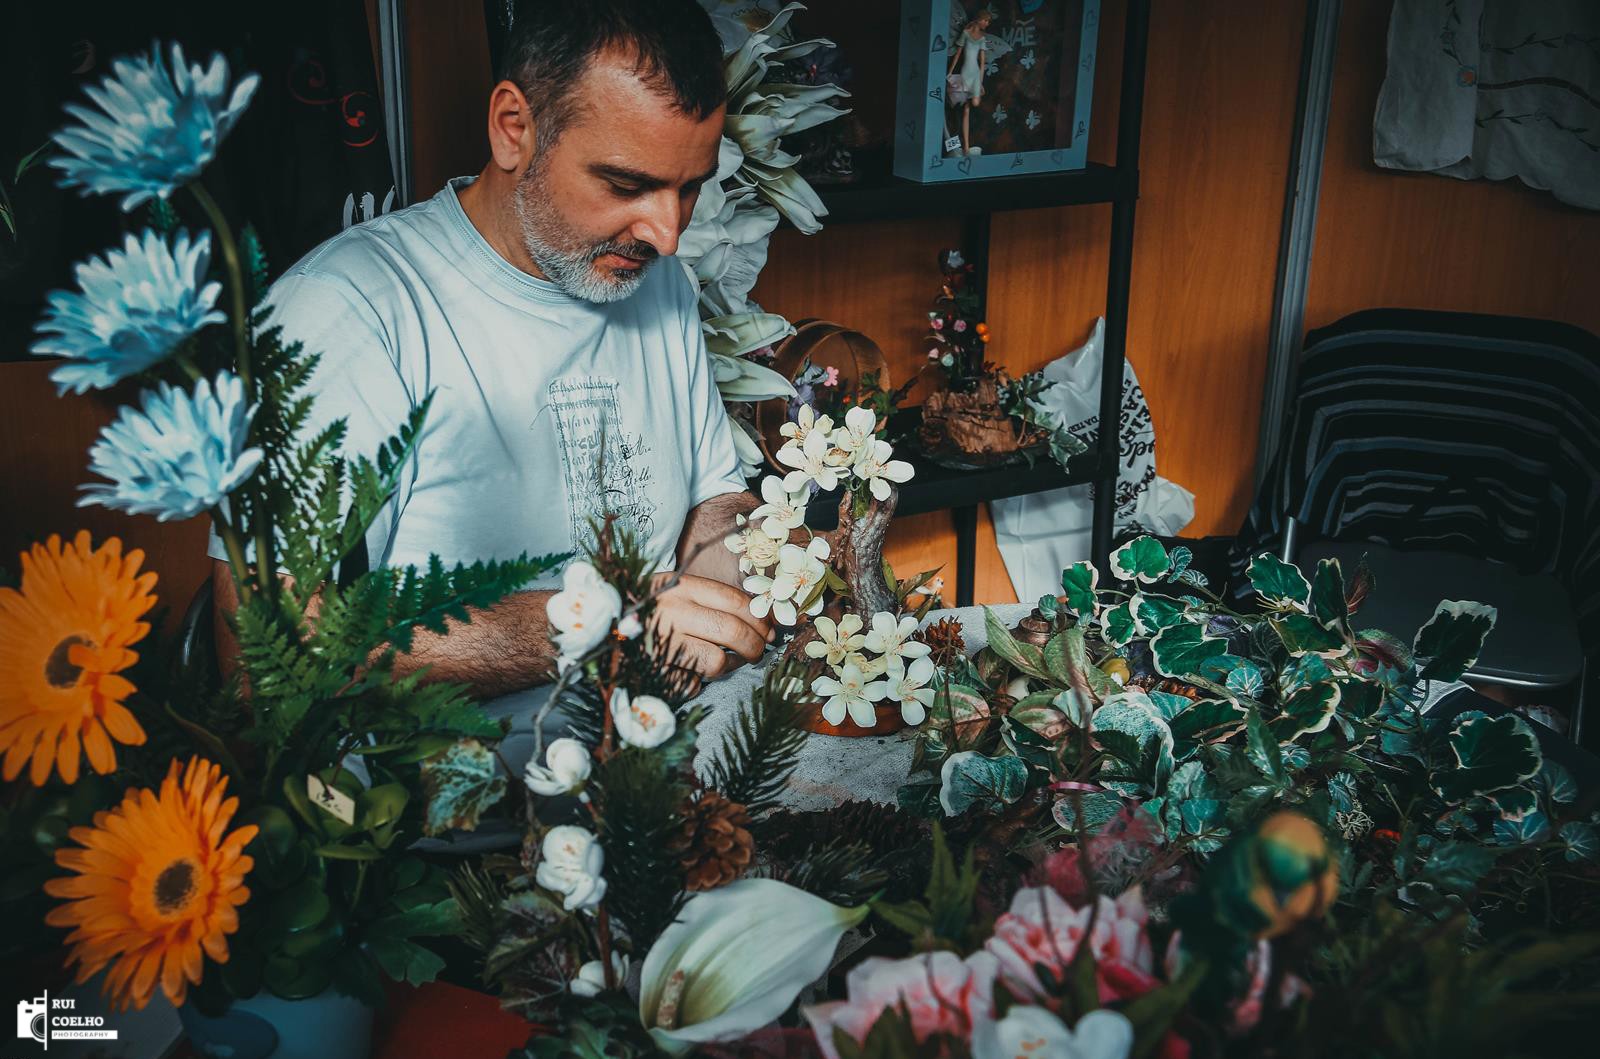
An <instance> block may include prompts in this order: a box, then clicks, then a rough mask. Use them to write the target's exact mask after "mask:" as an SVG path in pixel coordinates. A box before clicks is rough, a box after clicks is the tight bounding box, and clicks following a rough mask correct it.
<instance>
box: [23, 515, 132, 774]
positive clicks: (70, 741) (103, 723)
mask: <svg viewBox="0 0 1600 1059" xmlns="http://www.w3.org/2000/svg"><path fill="white" fill-rule="evenodd" d="M143 561H144V553H143V552H141V551H131V552H129V553H128V554H127V555H123V554H122V542H121V541H120V540H118V539H117V538H115V537H112V538H110V539H109V540H107V541H106V542H105V543H104V544H102V545H101V546H100V547H99V549H98V550H96V549H93V548H91V547H90V543H89V532H88V530H83V531H80V532H79V533H78V536H77V538H76V539H74V540H73V542H72V543H71V544H69V545H67V546H65V547H63V546H62V544H61V538H60V537H56V536H52V537H51V538H50V539H49V540H48V541H46V542H45V543H44V544H35V545H34V546H33V548H32V550H31V551H29V552H24V553H23V555H22V588H21V590H20V591H18V590H17V589H12V588H0V750H3V751H5V763H4V766H3V770H0V771H3V774H4V776H5V778H6V779H7V780H14V779H16V778H17V776H18V774H20V773H21V772H22V766H23V764H24V763H26V762H27V761H28V760H29V759H30V758H31V759H32V761H33V764H32V766H31V767H30V768H29V770H28V776H29V778H30V779H32V780H33V782H34V783H35V784H42V783H44V781H45V780H47V779H49V778H50V769H51V767H52V766H54V767H55V768H56V769H57V770H58V771H59V772H60V773H61V778H62V779H64V780H66V781H67V782H68V783H76V782H77V779H78V753H79V749H80V748H81V749H82V751H83V753H84V754H86V755H87V756H88V758H89V764H90V765H91V766H93V768H94V770H95V771H96V772H100V773H106V772H110V771H111V770H112V769H114V768H116V767H117V755H116V752H115V751H114V750H113V749H112V746H111V743H112V740H116V741H117V742H119V743H126V744H128V745H129V746H138V745H139V744H140V743H143V742H144V729H143V728H141V727H139V722H138V721H137V720H135V719H134V716H133V714H131V713H129V712H128V709H127V707H125V706H123V705H122V700H123V699H125V698H127V697H128V696H129V695H131V694H133V690H134V688H133V685H132V684H131V683H130V682H129V681H128V680H127V678H125V677H121V676H118V674H119V673H121V672H122V671H123V670H124V669H127V668H128V667H129V666H131V665H133V663H134V662H137V661H138V660H139V656H138V654H137V653H135V652H133V651H130V650H128V647H129V645H131V644H136V643H138V642H139V641H140V640H142V639H144V637H145V634H146V633H148V632H149V631H150V626H149V625H148V624H147V623H145V622H142V621H140V620H139V619H140V618H142V617H143V616H144V615H145V612H146V611H148V610H149V609H150V608H151V607H153V606H155V602H156V597H155V596H154V595H153V594H151V591H150V590H151V589H152V588H154V587H155V583H156V575H155V574H153V573H147V574H140V573H139V564H140V563H142V562H143Z"/></svg>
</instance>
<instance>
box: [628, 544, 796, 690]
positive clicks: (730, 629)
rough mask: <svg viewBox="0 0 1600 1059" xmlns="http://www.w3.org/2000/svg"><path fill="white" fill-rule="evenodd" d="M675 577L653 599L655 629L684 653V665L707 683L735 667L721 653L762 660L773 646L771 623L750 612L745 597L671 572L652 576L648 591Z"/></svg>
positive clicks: (716, 584)
mask: <svg viewBox="0 0 1600 1059" xmlns="http://www.w3.org/2000/svg"><path fill="white" fill-rule="evenodd" d="M673 578H676V579H677V583H676V584H675V585H673V586H672V587H671V588H669V589H667V590H666V591H664V592H662V593H661V594H660V595H659V596H658V597H657V598H656V612H655V621H654V629H655V633H656V635H657V636H664V637H666V638H667V639H668V640H669V641H671V645H672V646H671V649H672V650H673V651H675V652H681V653H682V660H683V662H684V664H686V665H688V666H690V667H691V668H692V669H694V671H695V672H696V673H698V674H700V676H701V677H702V678H704V679H706V680H710V679H712V678H714V677H718V676H721V675H722V674H723V673H724V672H726V671H727V670H728V669H729V668H731V667H732V664H736V663H732V660H731V659H729V657H728V655H727V653H726V651H725V650H724V648H726V649H727V650H731V651H733V653H734V654H736V655H738V656H739V657H740V658H742V659H743V660H744V661H746V662H754V661H757V660H758V659H760V658H761V655H762V653H763V652H765V651H766V649H767V644H769V643H771V642H772V638H773V632H772V622H771V621H769V620H767V619H764V618H757V617H755V616H754V615H752V614H751V613H750V597H749V596H748V595H747V594H745V593H744V592H742V591H740V590H739V589H737V588H734V587H733V586H732V585H725V584H723V583H722V582H721V581H714V580H712V579H711V578H709V577H696V576H695V575H694V574H681V573H676V572H671V571H669V572H664V573H659V574H656V575H655V578H654V579H653V581H652V583H651V587H652V588H657V589H659V588H660V586H661V585H662V584H663V583H664V582H667V581H670V580H671V579H673Z"/></svg>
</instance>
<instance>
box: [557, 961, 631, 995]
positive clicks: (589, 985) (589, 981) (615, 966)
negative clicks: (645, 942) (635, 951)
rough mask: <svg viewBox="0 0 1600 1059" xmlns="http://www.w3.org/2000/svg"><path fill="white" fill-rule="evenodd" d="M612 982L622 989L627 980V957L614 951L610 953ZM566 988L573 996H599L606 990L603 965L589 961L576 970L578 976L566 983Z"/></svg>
mask: <svg viewBox="0 0 1600 1059" xmlns="http://www.w3.org/2000/svg"><path fill="white" fill-rule="evenodd" d="M611 971H612V980H613V981H615V982H616V983H617V988H618V989H621V988H622V983H623V982H625V981H627V979H628V957H627V956H625V955H623V954H622V953H620V952H617V951H616V950H615V949H613V950H612V951H611ZM567 988H568V989H570V990H572V995H573V996H599V995H600V994H601V993H603V992H605V988H606V968H605V964H603V963H601V962H600V961H599V960H590V961H589V962H588V963H586V964H584V965H583V966H582V967H580V968H578V974H577V976H576V977H574V978H573V979H572V981H570V982H568V983H567Z"/></svg>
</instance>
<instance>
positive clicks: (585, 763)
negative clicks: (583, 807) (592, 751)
mask: <svg viewBox="0 0 1600 1059" xmlns="http://www.w3.org/2000/svg"><path fill="white" fill-rule="evenodd" d="M589 767H590V764H589V748H588V747H586V746H584V745H583V744H582V743H580V742H578V741H577V740H576V739H557V740H555V741H553V742H552V743H551V744H550V745H549V746H547V747H545V748H544V764H543V765H539V764H535V763H534V762H532V761H530V762H528V770H527V772H525V773H524V774H523V780H524V781H525V782H526V783H527V784H528V789H529V790H531V791H532V792H533V793H535V794H541V795H543V796H545V797H546V798H553V797H555V796H556V795H559V794H577V793H578V792H579V791H581V790H583V785H584V783H585V781H587V780H588V778H589Z"/></svg>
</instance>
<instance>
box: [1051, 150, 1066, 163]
mask: <svg viewBox="0 0 1600 1059" xmlns="http://www.w3.org/2000/svg"><path fill="white" fill-rule="evenodd" d="M1066 156H1067V155H1066V152H1065V151H1062V150H1060V149H1059V148H1058V149H1057V150H1054V151H1051V152H1050V161H1052V162H1054V163H1056V164H1057V165H1060V164H1061V162H1062V160H1063V159H1065V158H1066Z"/></svg>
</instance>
